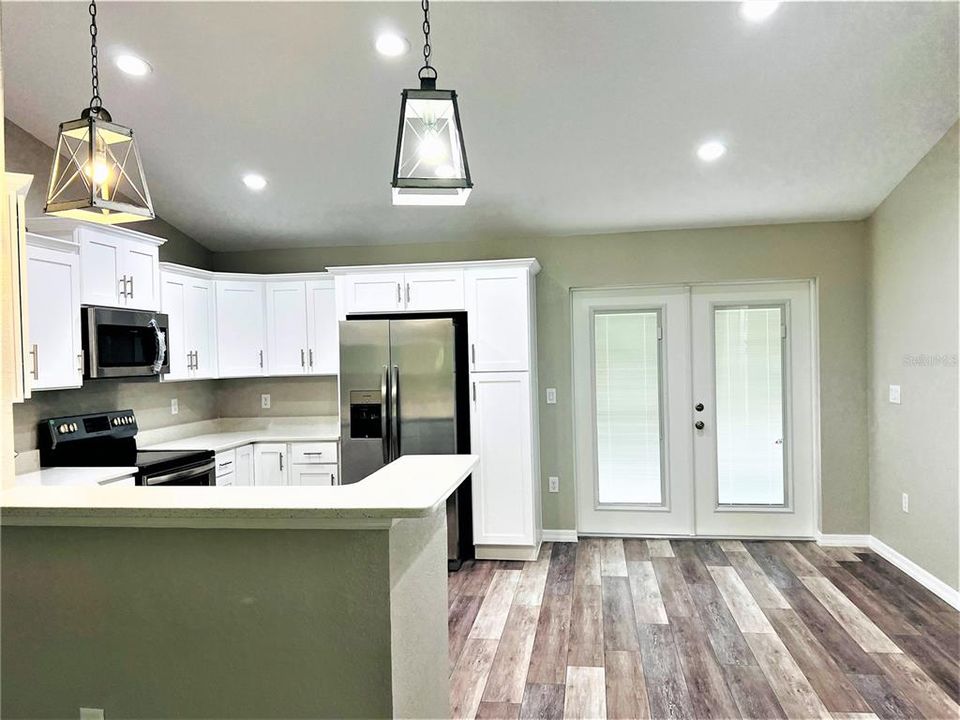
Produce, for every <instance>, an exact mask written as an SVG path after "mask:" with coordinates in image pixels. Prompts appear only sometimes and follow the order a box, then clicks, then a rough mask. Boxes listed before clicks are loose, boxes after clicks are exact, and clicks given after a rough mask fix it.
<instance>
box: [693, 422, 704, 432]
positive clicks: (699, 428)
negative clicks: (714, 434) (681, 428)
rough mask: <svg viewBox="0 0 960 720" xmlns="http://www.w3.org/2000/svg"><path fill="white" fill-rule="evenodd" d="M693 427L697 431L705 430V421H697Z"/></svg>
mask: <svg viewBox="0 0 960 720" xmlns="http://www.w3.org/2000/svg"><path fill="white" fill-rule="evenodd" d="M693 426H694V427H695V428H696V429H697V430H703V427H704V425H703V420H697V421H696V422H695V423H694V424H693Z"/></svg>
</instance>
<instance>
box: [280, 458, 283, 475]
mask: <svg viewBox="0 0 960 720" xmlns="http://www.w3.org/2000/svg"><path fill="white" fill-rule="evenodd" d="M280 472H283V453H280Z"/></svg>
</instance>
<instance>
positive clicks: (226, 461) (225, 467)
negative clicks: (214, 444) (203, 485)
mask: <svg viewBox="0 0 960 720" xmlns="http://www.w3.org/2000/svg"><path fill="white" fill-rule="evenodd" d="M214 462H215V463H216V475H217V485H218V486H220V485H234V484H235V478H236V469H237V451H236V450H224V451H223V452H218V453H217V456H216V458H214Z"/></svg>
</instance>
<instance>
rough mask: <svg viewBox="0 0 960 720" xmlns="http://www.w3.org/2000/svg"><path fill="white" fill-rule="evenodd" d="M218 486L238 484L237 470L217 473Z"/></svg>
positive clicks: (216, 481)
mask: <svg viewBox="0 0 960 720" xmlns="http://www.w3.org/2000/svg"><path fill="white" fill-rule="evenodd" d="M214 482H215V483H216V485H217V487H227V486H232V485H236V484H237V474H236V473H235V472H229V473H227V474H226V475H217V479H216V480H215V481H214Z"/></svg>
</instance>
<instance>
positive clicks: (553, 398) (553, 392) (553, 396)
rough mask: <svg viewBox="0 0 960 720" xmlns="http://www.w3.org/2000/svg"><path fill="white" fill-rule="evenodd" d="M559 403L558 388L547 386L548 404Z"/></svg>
mask: <svg viewBox="0 0 960 720" xmlns="http://www.w3.org/2000/svg"><path fill="white" fill-rule="evenodd" d="M556 404H557V389H556V388H547V405H556Z"/></svg>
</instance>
